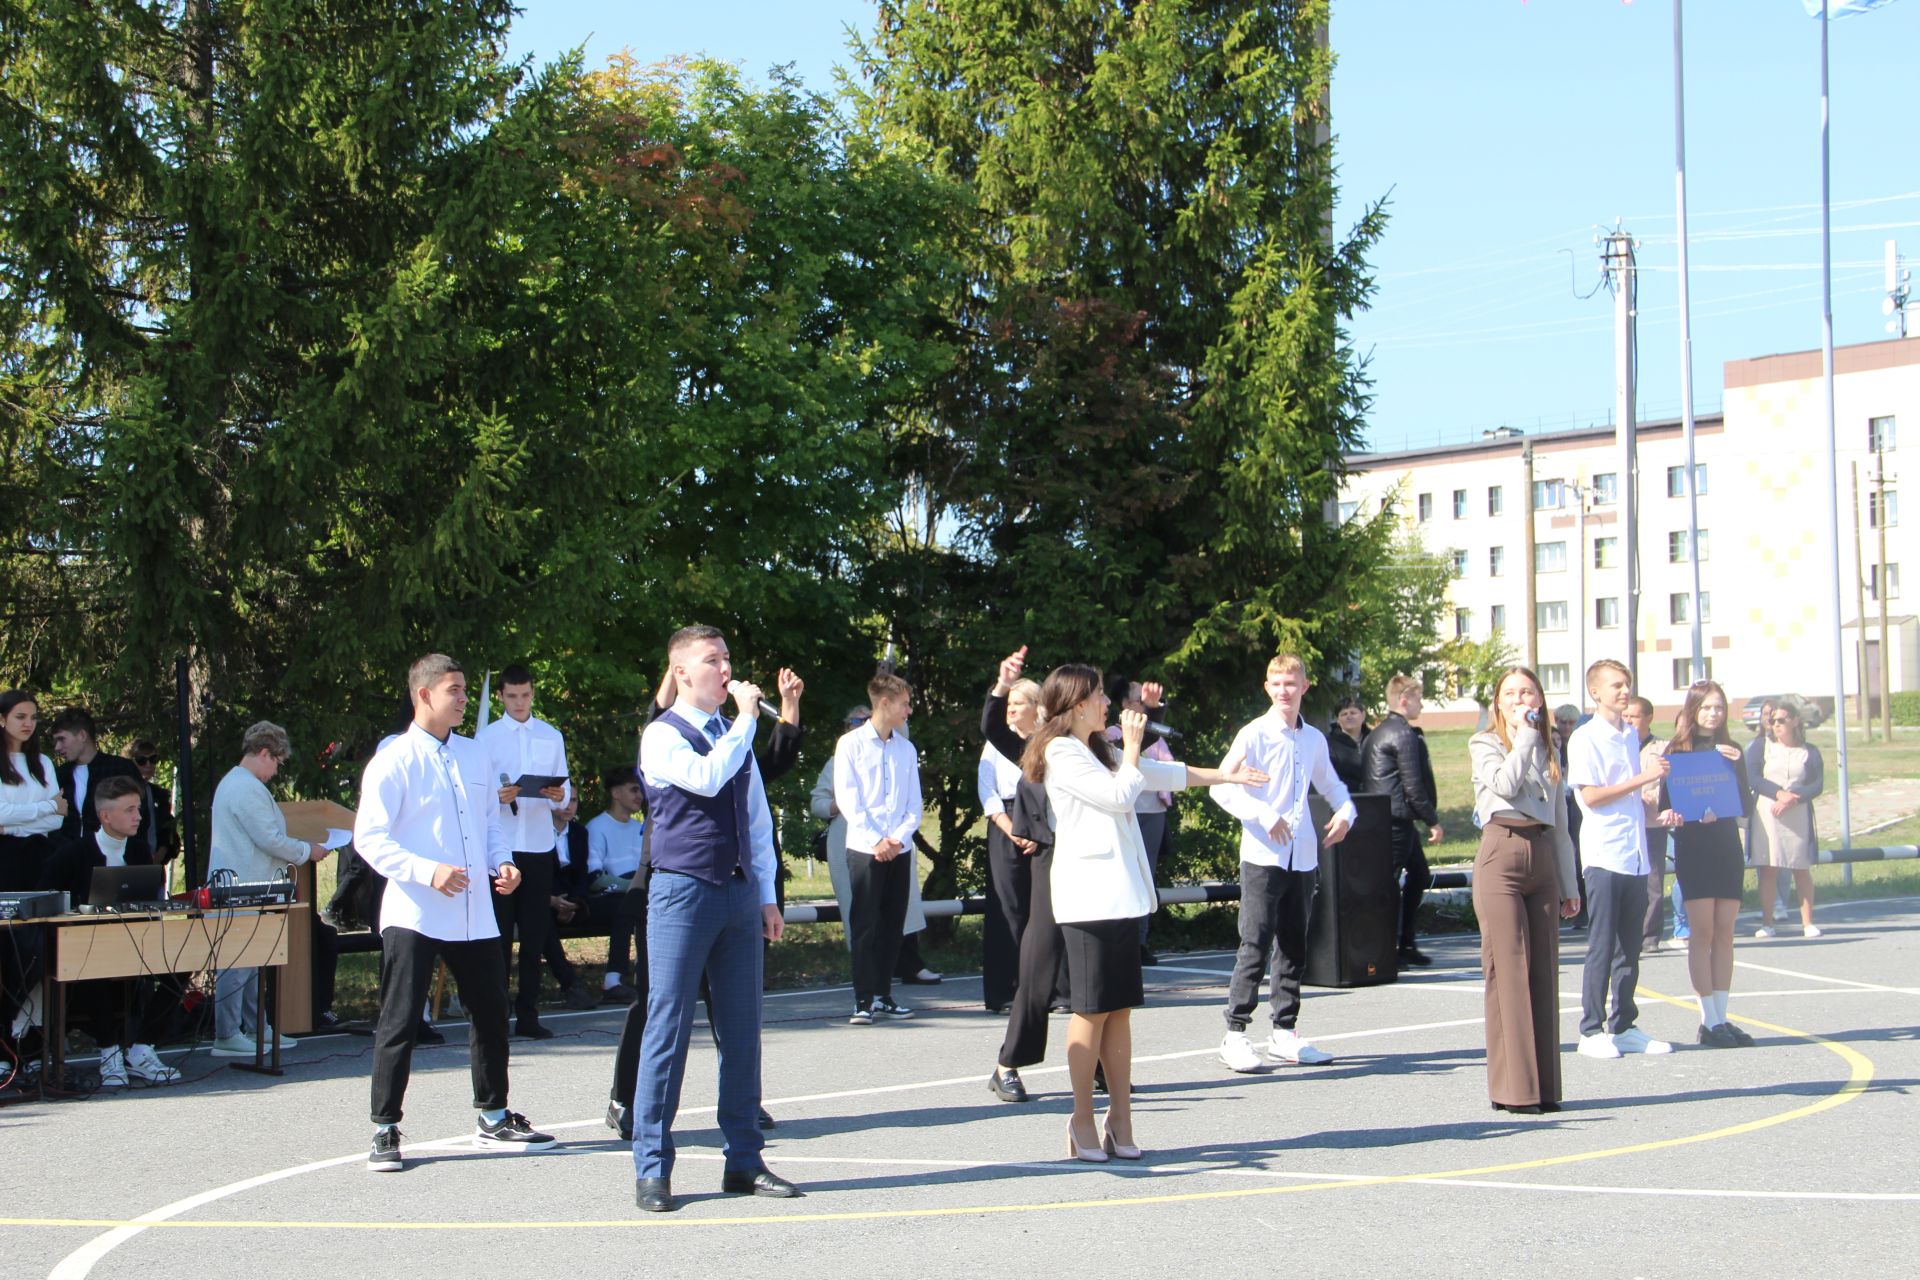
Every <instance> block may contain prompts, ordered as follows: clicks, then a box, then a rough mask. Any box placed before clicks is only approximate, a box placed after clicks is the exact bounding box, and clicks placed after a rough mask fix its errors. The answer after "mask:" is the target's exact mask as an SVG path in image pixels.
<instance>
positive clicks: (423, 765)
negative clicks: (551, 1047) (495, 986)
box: [353, 724, 552, 942]
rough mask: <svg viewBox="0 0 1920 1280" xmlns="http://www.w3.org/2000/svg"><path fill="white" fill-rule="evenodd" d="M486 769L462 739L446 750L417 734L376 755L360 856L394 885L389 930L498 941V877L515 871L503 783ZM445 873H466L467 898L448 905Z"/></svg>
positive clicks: (386, 920) (358, 822)
mask: <svg viewBox="0 0 1920 1280" xmlns="http://www.w3.org/2000/svg"><path fill="white" fill-rule="evenodd" d="M487 764H488V760H487V753H486V752H485V751H484V750H482V749H481V747H480V745H479V744H478V743H476V742H475V741H474V740H473V739H472V738H463V737H461V736H460V735H459V734H457V733H455V734H449V735H448V736H447V740H446V741H445V742H442V741H440V739H438V738H436V737H434V736H433V735H432V734H430V733H428V732H427V731H426V730H425V729H422V728H421V727H420V726H419V725H417V724H416V725H413V726H411V727H409V728H408V729H407V731H406V732H405V733H403V734H401V735H400V736H399V737H398V738H396V739H395V740H394V741H393V743H392V744H391V745H390V746H388V747H386V748H385V749H384V750H381V751H377V752H375V753H374V757H373V759H372V761H371V762H369V763H368V765H367V771H366V773H365V775H364V776H363V777H362V778H361V780H360V809H359V812H358V813H356V814H355V815H354V822H353V846H354V848H355V849H356V850H358V851H359V854H360V856H361V857H362V858H365V859H366V860H367V865H368V866H370V867H372V868H373V869H374V870H375V871H378V872H379V873H380V874H381V875H383V876H385V877H386V878H387V889H386V893H385V894H384V895H383V897H382V899H381V903H380V927H381V928H382V929H392V928H400V929H411V930H412V931H413V932H415V933H418V934H422V935H424V936H426V937H429V938H437V939H439V940H440V941H442V942H472V941H476V940H479V939H483V938H497V937H499V936H500V929H499V926H498V925H496V924H495V923H494V920H493V877H494V876H495V875H496V874H497V873H498V872H499V870H500V868H501V867H504V866H508V865H510V864H511V863H512V862H513V851H512V850H511V849H510V848H508V846H507V838H506V833H505V832H503V831H502V830H501V829H500V803H499V800H498V799H497V796H498V793H499V783H498V781H497V780H496V779H495V778H494V777H493V776H492V775H491V774H489V773H488V771H487ZM548 825H549V826H551V825H552V824H551V821H549V823H548ZM441 863H447V864H449V865H451V866H456V867H462V868H464V869H465V870H466V873H467V888H466V891H465V892H463V893H457V894H454V895H453V896H452V897H448V896H447V895H446V894H443V893H441V892H439V891H438V890H436V889H435V888H434V887H433V873H434V871H435V869H436V868H438V867H439V865H440V864H441Z"/></svg>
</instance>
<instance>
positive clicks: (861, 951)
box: [833, 671, 921, 1026]
mask: <svg viewBox="0 0 1920 1280" xmlns="http://www.w3.org/2000/svg"><path fill="white" fill-rule="evenodd" d="M867 698H868V700H869V702H870V703H871V704H872V706H873V716H872V718H871V719H870V720H868V721H867V723H866V724H864V725H862V726H861V727H860V728H858V729H850V730H848V731H847V732H846V733H845V734H843V735H841V738H840V741H839V743H838V745H836V746H835V747H834V752H833V801H834V804H835V805H836V806H837V807H838V808H839V810H840V812H841V813H842V814H844V815H845V816H846V819H847V872H848V879H849V880H850V882H851V884H852V889H853V895H852V896H853V902H852V904H851V905H852V909H853V915H852V918H851V920H850V921H849V928H850V929H851V931H852V933H853V1000H854V1011H853V1016H852V1017H851V1018H849V1019H848V1022H849V1023H850V1024H852V1025H855V1026H871V1025H872V1024H873V1023H874V1022H876V1021H878V1020H880V1019H884V1018H896V1019H898V1018H911V1017H912V1016H913V1010H912V1009H910V1008H908V1007H907V1006H906V1005H903V1004H900V1003H899V1002H898V1001H896V1000H894V999H893V980H894V970H895V966H896V964H897V962H898V960H899V955H900V938H901V930H902V929H903V927H904V925H905V923H906V917H907V896H908V886H909V885H910V883H911V882H912V879H913V844H912V841H913V834H914V832H915V831H917V830H919V828H920V815H921V799H920V757H919V753H918V752H916V751H915V750H914V747H913V744H912V743H911V742H909V741H908V740H907V737H906V735H905V733H903V732H902V730H903V729H904V728H905V727H906V723H907V718H908V717H909V716H910V715H911V714H912V712H913V693H912V690H911V688H910V687H909V686H908V685H907V682H906V681H905V680H902V679H901V678H900V677H899V676H897V675H894V674H893V673H891V672H885V671H883V672H881V673H879V674H878V675H876V676H874V677H873V679H871V680H869V681H868V682H867Z"/></svg>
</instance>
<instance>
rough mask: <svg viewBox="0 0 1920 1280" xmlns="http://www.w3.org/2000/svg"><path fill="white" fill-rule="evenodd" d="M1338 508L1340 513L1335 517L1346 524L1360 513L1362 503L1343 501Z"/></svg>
mask: <svg viewBox="0 0 1920 1280" xmlns="http://www.w3.org/2000/svg"><path fill="white" fill-rule="evenodd" d="M1337 510H1338V515H1337V516H1336V517H1335V518H1336V519H1337V520H1338V521H1339V523H1341V524H1345V523H1346V522H1347V521H1349V520H1351V519H1353V518H1354V517H1355V516H1357V515H1359V514H1360V504H1359V503H1357V502H1343V503H1341V504H1340V506H1339V507H1338V508H1337Z"/></svg>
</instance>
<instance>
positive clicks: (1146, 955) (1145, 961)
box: [1140, 947, 1160, 969]
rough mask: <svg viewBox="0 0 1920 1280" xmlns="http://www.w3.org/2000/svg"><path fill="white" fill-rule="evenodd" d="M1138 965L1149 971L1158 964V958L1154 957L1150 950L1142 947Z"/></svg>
mask: <svg viewBox="0 0 1920 1280" xmlns="http://www.w3.org/2000/svg"><path fill="white" fill-rule="evenodd" d="M1140 963H1141V964H1142V965H1144V966H1146V967H1147V968H1149V969H1150V968H1152V967H1153V966H1154V965H1156V964H1159V963H1160V957H1159V956H1157V955H1155V954H1154V953H1153V951H1152V950H1151V949H1149V948H1147V947H1142V948H1140Z"/></svg>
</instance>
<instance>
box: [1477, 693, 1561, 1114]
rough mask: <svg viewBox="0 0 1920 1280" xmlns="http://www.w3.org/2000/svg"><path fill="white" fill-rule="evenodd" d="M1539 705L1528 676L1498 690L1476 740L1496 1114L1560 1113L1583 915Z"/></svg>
mask: <svg viewBox="0 0 1920 1280" xmlns="http://www.w3.org/2000/svg"><path fill="white" fill-rule="evenodd" d="M1546 704H1547V699H1546V694H1545V693H1543V692H1542V691H1541V688H1540V680H1539V677H1537V676H1535V675H1534V674H1533V672H1531V671H1529V670H1528V669H1527V668H1525V667H1508V668H1507V669H1506V671H1504V672H1503V673H1501V676H1500V679H1499V680H1498V681H1496V682H1495V684H1494V686H1493V716H1492V720H1493V723H1492V725H1490V726H1489V727H1488V728H1486V729H1485V730H1483V731H1481V732H1480V733H1476V734H1474V735H1473V738H1472V740H1471V741H1469V742H1468V743H1467V751H1468V754H1469V756H1470V757H1471V759H1472V761H1473V811H1474V816H1475V817H1476V818H1478V819H1479V821H1480V825H1481V828H1482V830H1481V834H1480V852H1479V853H1478V855H1476V856H1475V858H1474V860H1473V913H1474V915H1475V916H1476V917H1477V918H1478V919H1479V921H1480V967H1481V969H1482V970H1483V971H1484V973H1485V975H1486V1012H1487V1017H1486V1030H1487V1094H1488V1096H1489V1097H1490V1098H1491V1099H1492V1101H1493V1109H1494V1110H1495V1111H1512V1112H1516V1113H1518V1114H1522V1115H1537V1114H1539V1113H1540V1112H1543V1111H1558V1110H1559V1109H1560V983H1559V970H1560V923H1559V922H1560V920H1561V919H1562V918H1564V919H1569V920H1570V919H1572V918H1573V917H1574V916H1576V915H1578V914H1579V913H1580V881H1579V879H1578V876H1577V874H1576V872H1575V870H1574V860H1573V840H1572V838H1571V837H1570V836H1569V835H1568V834H1567V821H1566V818H1567V807H1566V805H1565V804H1563V803H1562V802H1561V799H1560V797H1561V790H1562V779H1561V773H1560V761H1559V758H1558V757H1557V756H1556V754H1555V753H1554V751H1553V748H1552V747H1551V746H1549V745H1548V742H1547V737H1546V735H1547V720H1546Z"/></svg>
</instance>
